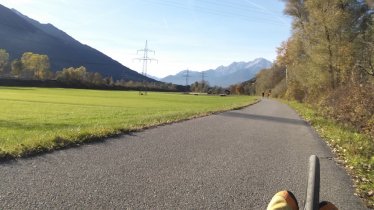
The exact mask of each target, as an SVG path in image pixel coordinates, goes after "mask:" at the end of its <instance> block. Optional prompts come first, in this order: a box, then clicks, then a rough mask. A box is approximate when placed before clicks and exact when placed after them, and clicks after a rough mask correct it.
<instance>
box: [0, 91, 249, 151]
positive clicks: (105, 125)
mask: <svg viewBox="0 0 374 210" xmlns="http://www.w3.org/2000/svg"><path fill="white" fill-rule="evenodd" d="M255 101H256V97H249V96H227V97H220V96H202V95H199V96H196V95H185V94H181V93H156V92H149V93H148V94H147V95H139V93H138V92H136V91H104V90H83V89H63V88H18V87H0V110H1V112H0V158H13V157H20V156H25V155H28V154H34V153H38V152H42V151H49V150H53V149H56V148H61V147H65V146H67V145H75V144H80V143H82V142H87V141H93V140H100V139H103V138H105V137H109V136H114V135H118V134H121V133H127V132H132V131H138V130H140V129H143V128H147V127H151V126H156V125H160V124H164V123H171V122H176V121H180V120H183V119H189V118H194V117H198V116H204V115H207V114H210V113H214V112H219V111H224V110H230V109H235V108H239V107H243V106H246V105H249V104H250V103H253V102H255Z"/></svg>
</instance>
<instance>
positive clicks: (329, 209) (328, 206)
mask: <svg viewBox="0 0 374 210" xmlns="http://www.w3.org/2000/svg"><path fill="white" fill-rule="evenodd" d="M319 210H338V208H337V207H336V206H335V205H334V204H332V203H330V202H328V201H322V202H321V203H319Z"/></svg>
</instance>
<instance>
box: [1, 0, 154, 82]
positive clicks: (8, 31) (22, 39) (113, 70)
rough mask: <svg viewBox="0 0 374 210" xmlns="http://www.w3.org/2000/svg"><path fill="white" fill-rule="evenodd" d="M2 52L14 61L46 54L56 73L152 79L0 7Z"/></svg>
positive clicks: (64, 34) (63, 34)
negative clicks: (81, 70)
mask: <svg viewBox="0 0 374 210" xmlns="http://www.w3.org/2000/svg"><path fill="white" fill-rule="evenodd" d="M0 49H6V50H7V51H8V52H9V54H10V58H11V59H15V58H19V57H21V56H22V54H23V53H24V52H34V53H38V54H46V55H48V56H49V58H50V62H51V68H52V70H53V71H58V70H61V69H62V68H65V67H79V66H85V67H86V68H87V69H88V70H89V71H92V72H99V73H101V74H102V75H104V76H112V77H113V79H125V80H134V81H141V80H144V79H146V80H152V79H149V78H147V77H144V76H143V75H141V74H139V73H137V72H135V71H133V70H131V69H129V68H127V67H125V66H123V65H122V64H120V63H119V62H117V61H115V60H113V59H112V58H110V57H109V56H107V55H105V54H103V53H101V52H100V51H98V50H96V49H94V48H92V47H90V46H88V45H84V44H82V43H80V42H79V41H77V40H75V39H74V38H72V37H71V36H69V35H68V34H66V33H65V32H63V31H61V30H60V29H58V28H56V27H54V26H53V25H51V24H41V23H39V22H38V21H36V20H33V19H31V18H28V17H27V16H24V15H22V14H21V13H19V12H18V11H16V10H10V9H8V8H6V7H4V6H2V5H0ZM152 81H153V80H152Z"/></svg>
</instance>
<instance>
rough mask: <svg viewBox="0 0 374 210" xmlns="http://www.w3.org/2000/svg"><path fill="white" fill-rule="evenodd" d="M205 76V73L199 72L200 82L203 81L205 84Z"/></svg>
mask: <svg viewBox="0 0 374 210" xmlns="http://www.w3.org/2000/svg"><path fill="white" fill-rule="evenodd" d="M206 77H207V76H206V75H205V73H204V72H203V71H202V72H201V82H202V83H203V84H205V78H206Z"/></svg>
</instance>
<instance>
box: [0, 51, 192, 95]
mask: <svg viewBox="0 0 374 210" xmlns="http://www.w3.org/2000/svg"><path fill="white" fill-rule="evenodd" d="M0 77H2V80H1V81H2V83H1V84H3V85H9V86H14V85H19V86H25V85H26V86H27V85H33V86H39V87H74V88H94V89H120V90H144V89H145V88H146V89H147V90H153V91H184V89H185V87H183V86H180V85H174V84H170V83H169V84H168V83H162V82H139V81H128V80H116V81H114V80H113V78H112V77H103V76H102V75H101V74H100V73H98V72H90V71H88V70H87V69H86V68H85V67H84V66H81V67H78V68H74V67H69V68H64V69H62V70H61V71H57V72H52V71H51V69H50V62H49V58H48V56H47V55H40V54H35V53H32V52H25V53H24V54H23V55H22V57H21V58H20V59H15V60H13V61H10V60H9V53H8V52H7V51H6V50H4V49H0ZM17 80H18V81H17Z"/></svg>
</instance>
